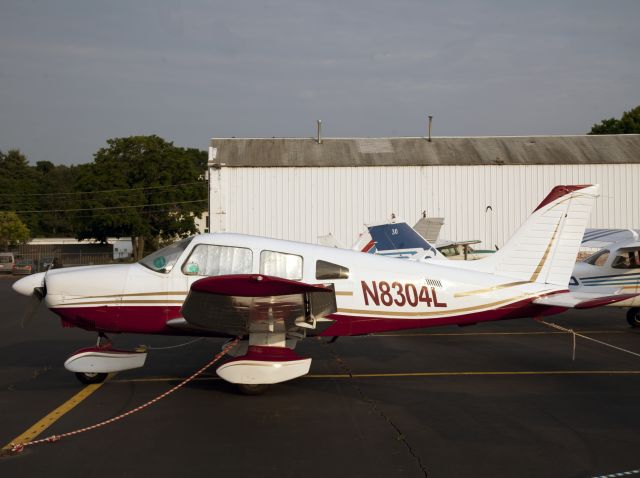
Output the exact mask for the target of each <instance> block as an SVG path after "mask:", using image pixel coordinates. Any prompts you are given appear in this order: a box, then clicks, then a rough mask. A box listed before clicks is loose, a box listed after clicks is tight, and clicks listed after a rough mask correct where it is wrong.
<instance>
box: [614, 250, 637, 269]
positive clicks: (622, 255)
mask: <svg viewBox="0 0 640 478" xmlns="http://www.w3.org/2000/svg"><path fill="white" fill-rule="evenodd" d="M639 255H640V251H624V252H618V254H617V255H616V258H615V259H614V260H613V262H612V263H611V267H613V268H614V269H640V261H639V260H638V259H640V257H639Z"/></svg>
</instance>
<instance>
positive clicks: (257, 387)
mask: <svg viewBox="0 0 640 478" xmlns="http://www.w3.org/2000/svg"><path fill="white" fill-rule="evenodd" d="M236 385H237V386H238V390H239V391H240V393H241V394H243V395H262V394H263V393H264V392H266V391H267V389H268V388H269V385H268V384H266V383H260V384H248V383H238V384H236Z"/></svg>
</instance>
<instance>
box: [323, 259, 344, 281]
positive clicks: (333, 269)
mask: <svg viewBox="0 0 640 478" xmlns="http://www.w3.org/2000/svg"><path fill="white" fill-rule="evenodd" d="M348 278H349V269H347V268H346V267H342V266H339V265H338V264H333V263H331V262H327V261H316V279H348Z"/></svg>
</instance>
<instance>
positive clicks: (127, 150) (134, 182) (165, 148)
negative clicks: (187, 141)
mask: <svg viewBox="0 0 640 478" xmlns="http://www.w3.org/2000/svg"><path fill="white" fill-rule="evenodd" d="M206 161H207V156H206V153H205V152H204V151H199V150H197V149H192V148H180V147H176V146H174V145H173V143H169V142H167V141H165V140H164V139H162V138H160V137H158V136H130V137H127V138H115V139H110V140H107V147H105V148H101V149H100V150H99V151H98V152H97V153H96V154H95V160H94V162H93V163H90V164H86V165H82V166H79V167H78V172H77V174H76V176H75V189H76V191H79V192H83V193H86V194H83V195H82V196H81V199H80V200H79V201H78V206H79V209H89V210H87V211H83V212H82V213H81V214H79V215H78V219H77V220H76V234H77V236H78V238H79V239H85V238H95V239H97V240H100V241H104V240H105V239H106V238H107V237H109V236H114V237H122V236H131V237H132V240H133V242H134V256H135V257H136V258H139V257H140V256H142V254H143V252H144V248H145V242H146V243H147V244H148V245H149V246H152V247H156V246H157V245H158V242H160V241H162V240H173V239H175V238H176V237H182V236H185V235H189V234H194V233H196V232H197V229H196V226H195V222H194V216H200V215H201V214H202V212H203V211H204V210H205V209H206V206H207V188H206V182H205V180H204V171H205V169H206ZM98 192H99V193H98ZM89 193H93V194H89Z"/></svg>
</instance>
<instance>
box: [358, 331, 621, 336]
mask: <svg viewBox="0 0 640 478" xmlns="http://www.w3.org/2000/svg"><path fill="white" fill-rule="evenodd" d="M575 332H576V333H578V334H627V333H629V331H626V330H576V331H575ZM567 333H568V332H534V331H531V332H467V333H465V332H448V333H447V332H444V333H441V332H438V333H433V334H432V333H427V332H419V333H410V334H371V335H370V337H470V336H479V335H481V336H491V335H566V334H567Z"/></svg>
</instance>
